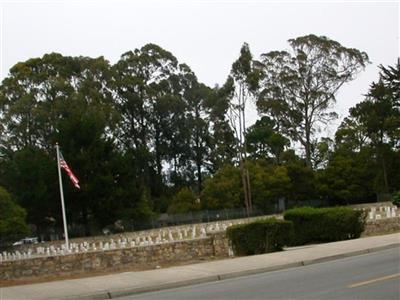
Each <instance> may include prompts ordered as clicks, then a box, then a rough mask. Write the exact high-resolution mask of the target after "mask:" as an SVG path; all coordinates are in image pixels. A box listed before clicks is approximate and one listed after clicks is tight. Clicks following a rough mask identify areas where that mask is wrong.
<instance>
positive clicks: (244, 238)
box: [226, 218, 293, 255]
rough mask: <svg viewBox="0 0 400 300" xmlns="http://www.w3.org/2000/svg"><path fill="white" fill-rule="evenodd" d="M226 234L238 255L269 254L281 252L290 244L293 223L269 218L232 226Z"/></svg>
mask: <svg viewBox="0 0 400 300" xmlns="http://www.w3.org/2000/svg"><path fill="white" fill-rule="evenodd" d="M226 234H227V237H228V239H229V241H230V243H231V245H232V248H233V251H234V253H235V254H236V255H252V254H261V253H268V252H274V251H280V250H282V247H283V246H285V245H287V244H289V243H290V240H291V238H292V234H293V223H292V222H289V221H283V220H277V219H275V218H268V219H264V220H260V221H256V222H253V223H249V224H241V225H233V226H230V227H229V228H228V229H227V232H226Z"/></svg>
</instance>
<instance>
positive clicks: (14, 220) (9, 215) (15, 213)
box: [0, 187, 29, 237]
mask: <svg viewBox="0 0 400 300" xmlns="http://www.w3.org/2000/svg"><path fill="white" fill-rule="evenodd" d="M25 219H26V211H25V210H24V209H23V208H22V207H21V206H19V205H18V204H17V203H16V202H15V201H14V200H13V199H12V198H11V195H10V194H9V193H8V192H7V191H6V190H5V189H4V188H2V187H0V236H2V237H4V236H7V235H13V236H17V235H21V236H23V235H26V234H28V233H29V228H28V226H27V224H26V222H25Z"/></svg>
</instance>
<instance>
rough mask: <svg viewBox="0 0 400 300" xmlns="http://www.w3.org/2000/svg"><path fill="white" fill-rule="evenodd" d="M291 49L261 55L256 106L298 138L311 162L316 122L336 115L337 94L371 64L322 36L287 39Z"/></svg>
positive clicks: (323, 122)
mask: <svg viewBox="0 0 400 300" xmlns="http://www.w3.org/2000/svg"><path fill="white" fill-rule="evenodd" d="M289 45H290V48H291V49H290V50H289V51H271V52H268V53H266V54H262V55H261V61H260V62H259V64H258V67H259V68H260V69H261V70H262V71H263V78H262V80H261V83H260V92H259V95H258V100H257V107H258V111H259V112H260V113H263V114H267V115H269V116H271V117H272V118H273V119H275V120H276V122H277V124H279V130H281V131H282V133H284V134H285V135H287V136H288V137H290V138H291V139H292V140H293V141H295V142H299V143H300V144H301V145H302V147H303V148H304V153H305V157H306V162H307V165H308V166H309V167H311V166H312V144H313V143H314V142H315V140H316V139H315V133H316V132H317V131H318V129H319V126H321V125H322V124H327V123H329V121H331V120H332V119H334V118H336V117H337V115H336V113H335V112H334V111H332V110H331V108H332V107H333V105H334V103H335V102H336V94H337V92H338V90H339V89H340V87H342V86H343V84H345V83H346V82H349V81H351V80H353V79H355V78H356V75H357V74H358V73H359V72H360V71H361V70H363V69H364V68H365V66H366V65H367V64H368V63H369V61H368V56H367V54H366V53H365V52H361V51H359V50H357V49H354V48H346V47H344V46H342V45H341V44H340V43H338V42H336V41H333V40H331V39H329V38H327V37H324V36H316V35H307V36H302V37H298V38H295V39H290V40H289Z"/></svg>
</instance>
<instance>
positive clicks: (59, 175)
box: [56, 143, 69, 251]
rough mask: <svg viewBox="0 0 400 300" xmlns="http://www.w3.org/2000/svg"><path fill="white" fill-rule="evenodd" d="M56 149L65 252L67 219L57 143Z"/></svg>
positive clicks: (67, 245) (67, 246) (67, 244)
mask: <svg viewBox="0 0 400 300" xmlns="http://www.w3.org/2000/svg"><path fill="white" fill-rule="evenodd" d="M56 149H57V166H58V179H59V182H60V195H61V208H62V215H63V223H64V237H65V246H66V250H67V251H69V243H68V229H67V218H66V216H65V205H64V191H63V185H62V177H61V167H60V150H59V146H58V143H56Z"/></svg>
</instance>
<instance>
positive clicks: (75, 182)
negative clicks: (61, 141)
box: [60, 151, 81, 189]
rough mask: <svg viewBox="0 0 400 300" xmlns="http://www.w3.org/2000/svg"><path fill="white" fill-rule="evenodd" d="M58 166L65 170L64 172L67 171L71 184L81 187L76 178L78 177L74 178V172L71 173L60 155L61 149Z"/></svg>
mask: <svg viewBox="0 0 400 300" xmlns="http://www.w3.org/2000/svg"><path fill="white" fill-rule="evenodd" d="M60 167H61V168H63V169H64V170H65V172H67V174H68V176H69V179H71V181H72V183H73V185H74V186H75V187H76V188H78V189H80V188H81V187H80V186H79V180H78V178H76V176H75V175H74V173H72V171H71V169H70V168H69V166H68V164H67V162H66V161H65V159H64V157H63V156H62V154H61V151H60Z"/></svg>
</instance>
